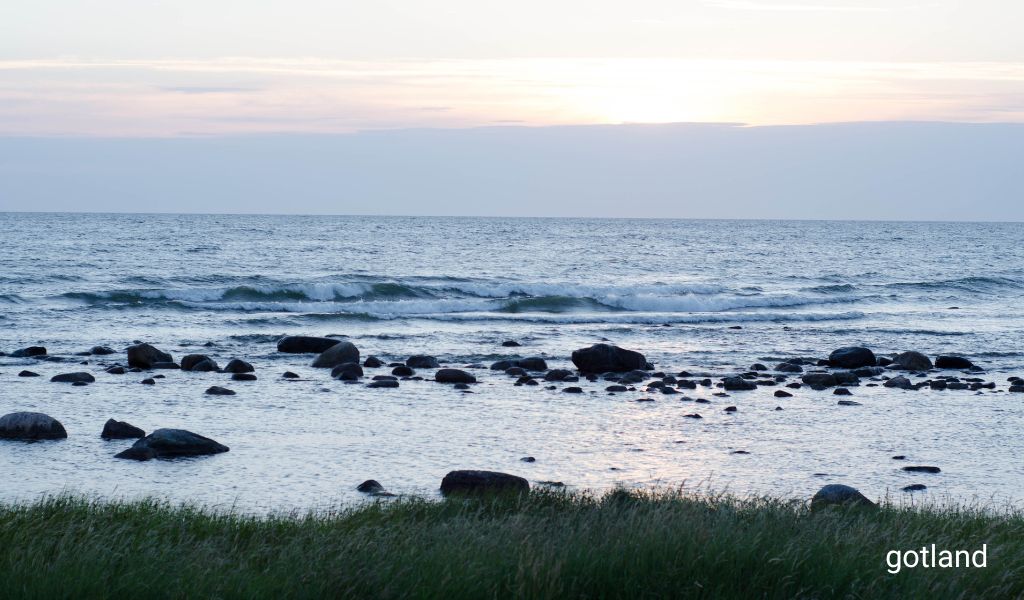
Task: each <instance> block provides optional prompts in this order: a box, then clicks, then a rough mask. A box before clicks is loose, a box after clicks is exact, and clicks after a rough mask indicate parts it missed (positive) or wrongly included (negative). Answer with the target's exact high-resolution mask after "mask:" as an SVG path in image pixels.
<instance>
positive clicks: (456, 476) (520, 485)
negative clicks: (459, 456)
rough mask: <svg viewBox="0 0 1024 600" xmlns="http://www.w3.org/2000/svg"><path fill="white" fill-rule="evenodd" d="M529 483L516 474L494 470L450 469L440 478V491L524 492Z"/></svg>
mask: <svg viewBox="0 0 1024 600" xmlns="http://www.w3.org/2000/svg"><path fill="white" fill-rule="evenodd" d="M529 491H530V483H529V482H528V481H526V480H525V479H523V478H522V477H518V476H516V475H509V474H508V473H497V472H494V471H452V472H450V473H448V474H447V475H445V476H444V479H442V480H441V493H442V494H444V495H445V496H450V495H453V494H494V493H509V494H525V493H527V492H529Z"/></svg>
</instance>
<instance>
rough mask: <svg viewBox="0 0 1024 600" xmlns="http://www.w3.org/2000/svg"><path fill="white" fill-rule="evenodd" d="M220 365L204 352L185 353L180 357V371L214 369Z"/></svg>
mask: <svg viewBox="0 0 1024 600" xmlns="http://www.w3.org/2000/svg"><path fill="white" fill-rule="evenodd" d="M219 368H220V367H218V366H217V361H215V360H213V359H212V358H210V357H209V356H207V355H205V354H187V355H185V356H183V357H181V370H182V371H197V372H201V371H206V372H209V371H216V370H217V369H219Z"/></svg>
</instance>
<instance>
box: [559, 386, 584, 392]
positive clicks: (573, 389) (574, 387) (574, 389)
mask: <svg viewBox="0 0 1024 600" xmlns="http://www.w3.org/2000/svg"><path fill="white" fill-rule="evenodd" d="M562 391H563V392H565V393H566V394H582V393H583V388H579V387H576V386H572V387H567V388H565V389H563V390H562Z"/></svg>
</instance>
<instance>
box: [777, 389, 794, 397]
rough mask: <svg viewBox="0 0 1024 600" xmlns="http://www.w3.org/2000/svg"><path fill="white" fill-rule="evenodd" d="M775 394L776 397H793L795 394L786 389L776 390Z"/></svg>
mask: <svg viewBox="0 0 1024 600" xmlns="http://www.w3.org/2000/svg"><path fill="white" fill-rule="evenodd" d="M773 395H774V396H775V397H776V398H792V397H793V394H790V393H789V392H787V391H786V390H775V394H773Z"/></svg>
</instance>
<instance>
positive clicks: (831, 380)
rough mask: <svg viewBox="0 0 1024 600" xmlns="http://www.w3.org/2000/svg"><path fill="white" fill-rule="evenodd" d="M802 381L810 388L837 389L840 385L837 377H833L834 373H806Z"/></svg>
mask: <svg viewBox="0 0 1024 600" xmlns="http://www.w3.org/2000/svg"><path fill="white" fill-rule="evenodd" d="M800 381H803V382H804V383H806V384H807V385H810V386H819V387H825V388H829V387H835V386H836V385H838V384H839V382H838V381H836V376H835V375H833V374H832V373H818V372H815V373H806V374H804V376H803V377H801V378H800Z"/></svg>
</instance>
